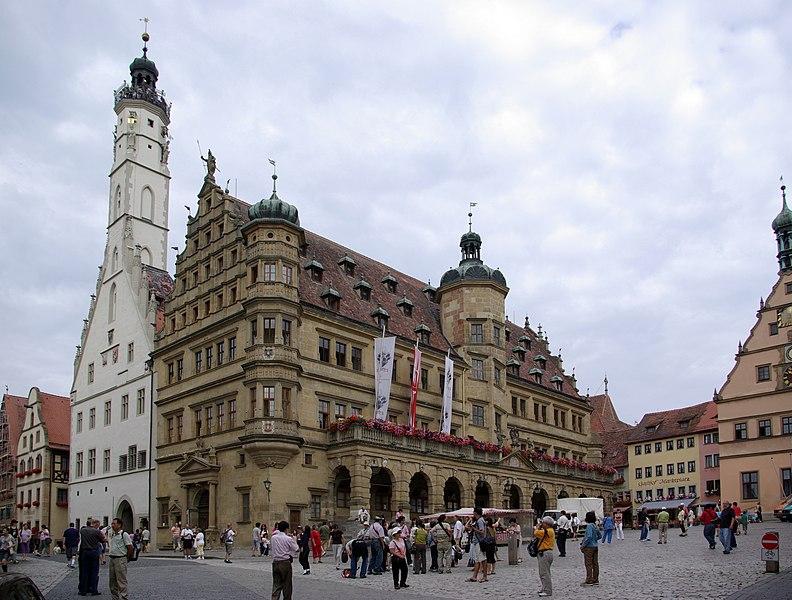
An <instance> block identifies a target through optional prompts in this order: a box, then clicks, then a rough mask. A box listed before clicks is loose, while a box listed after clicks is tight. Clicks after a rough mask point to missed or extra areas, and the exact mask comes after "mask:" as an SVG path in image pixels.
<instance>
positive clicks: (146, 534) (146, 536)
mask: <svg viewBox="0 0 792 600" xmlns="http://www.w3.org/2000/svg"><path fill="white" fill-rule="evenodd" d="M141 537H142V543H143V552H148V545H149V543H150V542H151V532H150V531H149V528H148V527H144V528H143V533H142V534H141Z"/></svg>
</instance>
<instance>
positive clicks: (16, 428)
mask: <svg viewBox="0 0 792 600" xmlns="http://www.w3.org/2000/svg"><path fill="white" fill-rule="evenodd" d="M27 401H28V399H27V398H25V397H24V396H12V395H11V394H4V395H3V410H4V411H5V414H6V421H7V422H8V450H9V452H10V454H11V456H13V457H14V459H16V454H17V445H18V444H19V434H20V433H21V431H22V428H23V427H24V425H25V406H26V405H27ZM15 462H16V461H15Z"/></svg>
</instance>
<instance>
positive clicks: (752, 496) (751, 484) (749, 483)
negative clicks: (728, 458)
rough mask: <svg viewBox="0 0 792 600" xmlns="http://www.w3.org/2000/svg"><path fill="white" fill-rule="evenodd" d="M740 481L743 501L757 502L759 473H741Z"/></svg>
mask: <svg viewBox="0 0 792 600" xmlns="http://www.w3.org/2000/svg"><path fill="white" fill-rule="evenodd" d="M740 479H741V482H742V497H743V500H758V499H759V473H758V472H757V471H749V472H747V473H741V474H740Z"/></svg>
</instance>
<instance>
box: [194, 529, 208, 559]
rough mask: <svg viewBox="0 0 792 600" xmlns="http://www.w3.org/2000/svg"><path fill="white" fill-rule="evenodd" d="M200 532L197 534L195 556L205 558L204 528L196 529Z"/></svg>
mask: <svg viewBox="0 0 792 600" xmlns="http://www.w3.org/2000/svg"><path fill="white" fill-rule="evenodd" d="M196 531H197V532H198V533H196V534H195V558H196V559H197V560H204V545H205V544H206V538H205V537H204V532H203V529H196Z"/></svg>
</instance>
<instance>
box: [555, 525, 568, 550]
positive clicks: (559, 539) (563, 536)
mask: <svg viewBox="0 0 792 600" xmlns="http://www.w3.org/2000/svg"><path fill="white" fill-rule="evenodd" d="M566 541H567V532H566V529H559V530H558V534H557V535H556V544H558V556H566Z"/></svg>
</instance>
